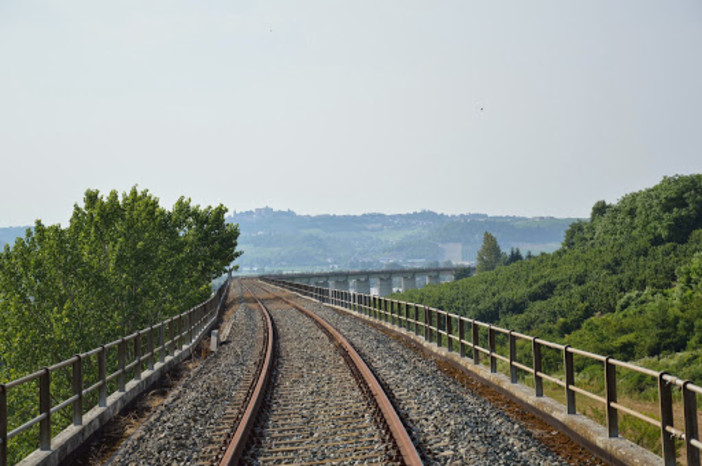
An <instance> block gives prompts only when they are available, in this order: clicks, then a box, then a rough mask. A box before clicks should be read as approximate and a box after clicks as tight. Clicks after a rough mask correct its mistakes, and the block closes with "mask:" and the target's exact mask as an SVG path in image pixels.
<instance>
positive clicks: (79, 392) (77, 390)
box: [72, 354, 83, 426]
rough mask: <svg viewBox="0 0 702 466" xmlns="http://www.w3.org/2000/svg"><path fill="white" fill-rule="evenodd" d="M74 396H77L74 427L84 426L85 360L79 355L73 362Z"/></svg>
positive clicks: (74, 404) (74, 403)
mask: <svg viewBox="0 0 702 466" xmlns="http://www.w3.org/2000/svg"><path fill="white" fill-rule="evenodd" d="M72 372H73V384H72V385H73V387H72V388H73V396H77V397H78V398H76V400H75V401H74V402H73V425H74V426H79V425H81V424H83V359H82V358H81V357H80V355H79V354H77V355H76V360H75V361H74V362H73V368H72Z"/></svg>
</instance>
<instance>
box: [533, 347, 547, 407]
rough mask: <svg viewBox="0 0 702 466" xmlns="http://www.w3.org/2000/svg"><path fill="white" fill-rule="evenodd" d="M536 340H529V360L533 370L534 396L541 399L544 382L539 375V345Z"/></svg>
mask: <svg viewBox="0 0 702 466" xmlns="http://www.w3.org/2000/svg"><path fill="white" fill-rule="evenodd" d="M538 340H539V339H538V338H536V337H533V338H532V339H531V359H532V367H533V368H534V394H535V395H536V396H537V397H541V396H544V380H543V379H542V378H541V376H540V375H539V372H541V344H540V343H539V341H538Z"/></svg>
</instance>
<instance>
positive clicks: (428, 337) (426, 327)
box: [422, 306, 431, 341]
mask: <svg viewBox="0 0 702 466" xmlns="http://www.w3.org/2000/svg"><path fill="white" fill-rule="evenodd" d="M422 320H423V321H424V340H426V341H431V333H430V332H429V323H430V319H429V308H428V307H427V306H424V307H423V308H422Z"/></svg>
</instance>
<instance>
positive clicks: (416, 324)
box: [412, 304, 419, 335]
mask: <svg viewBox="0 0 702 466" xmlns="http://www.w3.org/2000/svg"><path fill="white" fill-rule="evenodd" d="M412 309H414V318H413V319H412V320H414V334H415V335H419V308H418V307H417V305H416V304H415V305H413V306H412Z"/></svg>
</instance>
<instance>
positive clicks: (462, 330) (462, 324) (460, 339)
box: [458, 316, 466, 358]
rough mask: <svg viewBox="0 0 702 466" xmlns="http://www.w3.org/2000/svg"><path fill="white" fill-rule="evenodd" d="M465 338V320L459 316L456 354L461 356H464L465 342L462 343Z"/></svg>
mask: <svg viewBox="0 0 702 466" xmlns="http://www.w3.org/2000/svg"><path fill="white" fill-rule="evenodd" d="M465 339H466V322H465V321H464V320H463V319H462V318H461V317H460V316H459V317H458V354H460V355H461V357H462V358H465V357H466V344H465V343H464V341H465Z"/></svg>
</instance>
